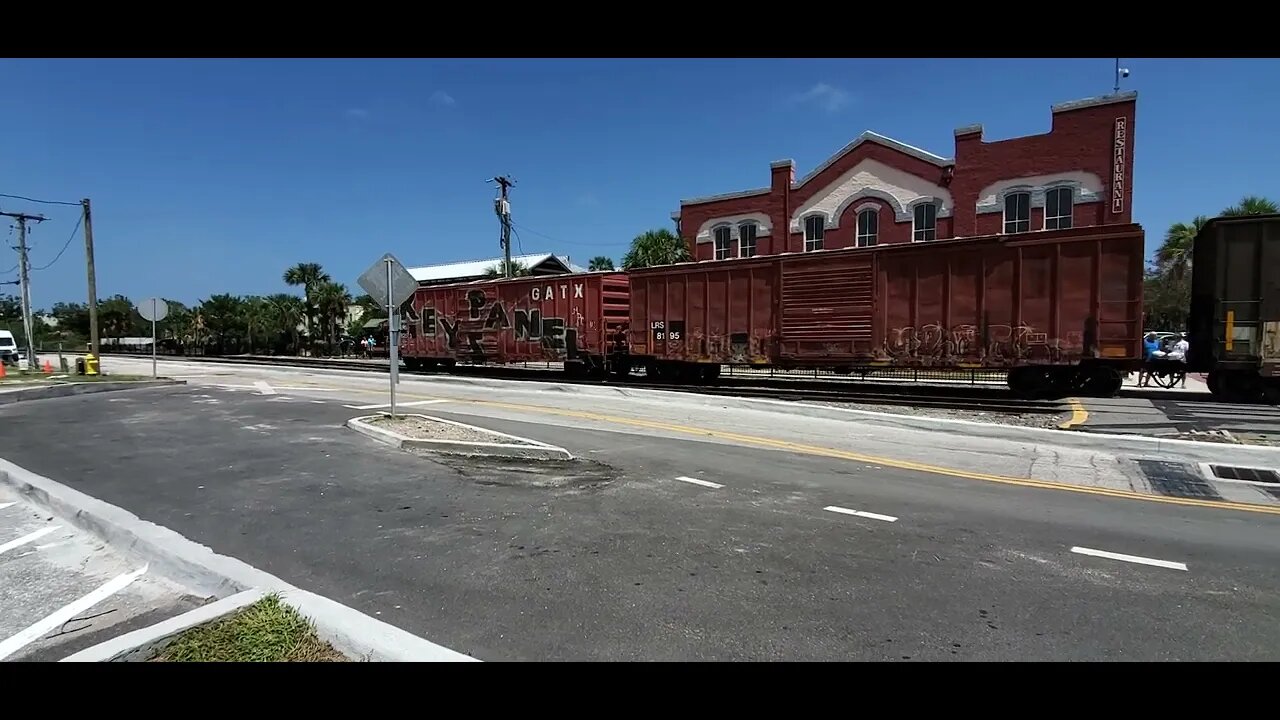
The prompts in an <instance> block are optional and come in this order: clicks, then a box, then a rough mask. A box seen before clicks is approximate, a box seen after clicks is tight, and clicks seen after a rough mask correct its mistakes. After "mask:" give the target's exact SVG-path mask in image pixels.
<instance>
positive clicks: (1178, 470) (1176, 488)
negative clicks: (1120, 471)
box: [1138, 460, 1222, 500]
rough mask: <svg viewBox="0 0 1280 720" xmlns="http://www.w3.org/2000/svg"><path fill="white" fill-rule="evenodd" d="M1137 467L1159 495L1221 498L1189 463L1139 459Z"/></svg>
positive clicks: (1208, 498) (1209, 498)
mask: <svg viewBox="0 0 1280 720" xmlns="http://www.w3.org/2000/svg"><path fill="white" fill-rule="evenodd" d="M1138 468H1139V469H1141V470H1142V474H1143V475H1145V476H1146V477H1147V480H1148V481H1150V482H1151V487H1152V489H1154V490H1155V491H1156V492H1158V493H1160V494H1161V495H1168V496H1170V497H1181V498H1204V499H1207V500H1221V499H1222V496H1221V495H1219V494H1218V491H1217V490H1215V489H1214V487H1213V485H1211V484H1209V482H1208V481H1206V480H1205V479H1204V478H1202V477H1200V474H1199V473H1197V472H1194V471H1193V470H1192V468H1191V466H1190V465H1186V464H1184V463H1176V462H1167V461H1165V460H1139V461H1138Z"/></svg>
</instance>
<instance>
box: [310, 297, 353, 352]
mask: <svg viewBox="0 0 1280 720" xmlns="http://www.w3.org/2000/svg"><path fill="white" fill-rule="evenodd" d="M315 302H316V310H317V317H318V318H319V319H320V321H321V322H323V323H324V325H325V327H327V328H328V333H329V345H330V346H333V345H336V344H337V343H338V337H337V334H336V332H335V328H337V326H338V324H339V323H340V322H341V321H342V320H344V319H345V318H346V316H347V308H348V307H350V306H351V304H352V303H351V293H350V292H348V291H347V286H346V285H343V284H342V283H336V282H333V281H325V282H323V283H321V284H320V285H319V286H318V287H317V288H316V294H315Z"/></svg>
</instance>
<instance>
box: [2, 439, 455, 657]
mask: <svg viewBox="0 0 1280 720" xmlns="http://www.w3.org/2000/svg"><path fill="white" fill-rule="evenodd" d="M0 482H5V483H7V484H8V485H9V486H11V487H12V488H14V489H15V490H16V491H18V493H20V494H21V495H23V496H24V497H26V498H27V499H28V500H30V501H32V502H34V503H35V504H37V505H39V506H41V507H43V508H44V509H46V510H48V511H49V512H51V513H52V514H54V515H58V516H60V517H62V518H63V519H64V520H65V521H67V522H69V523H71V524H72V525H73V526H75V527H78V528H80V529H81V530H85V531H86V532H90V533H93V534H94V535H96V536H98V537H99V538H101V539H102V540H103V541H104V542H107V543H109V544H111V545H113V546H115V547H116V548H118V549H120V550H121V551H122V552H124V553H125V554H126V555H127V556H131V557H134V558H136V559H139V560H141V561H143V562H146V563H148V564H149V565H150V566H151V567H152V568H154V570H155V571H156V572H158V573H159V574H161V575H164V576H166V577H167V578H169V579H170V580H174V581H176V582H179V583H181V584H183V585H186V586H187V587H189V588H191V589H192V590H194V591H196V592H197V593H199V594H202V595H209V596H213V597H219V598H225V597H229V596H233V595H236V594H238V593H241V592H243V591H245V590H251V589H256V590H262V591H265V592H271V591H278V592H280V593H281V595H282V596H283V597H287V598H288V599H289V602H290V603H291V604H292V605H293V606H294V607H296V608H298V611H299V612H301V613H303V614H304V615H306V616H307V617H308V618H310V619H311V620H312V622H314V623H315V627H316V632H317V634H318V635H319V636H320V637H321V638H323V639H324V640H327V641H329V643H330V644H332V645H333V647H334V648H335V649H337V650H338V651H340V652H342V653H344V654H346V655H347V656H348V657H353V658H361V659H369V660H373V661H391V662H396V661H437V662H439V661H475V658H472V657H469V656H467V655H464V654H462V653H459V652H456V651H454V650H450V649H449V648H446V647H443V646H440V645H437V644H435V643H433V642H430V641H428V640H425V639H423V638H420V637H418V636H417V635H413V634H411V633H408V632H405V631H404V630H401V629H399V628H397V627H394V626H392V625H388V624H387V623H384V622H382V621H381V620H376V619H374V618H372V617H369V616H368V615H365V614H364V613H361V612H360V611H358V610H355V609H353V608H350V607H347V606H346V605H343V604H341V603H337V602H334V601H333V600H330V599H328V598H324V597H321V596H319V595H315V594H313V593H309V592H307V591H305V590H301V589H299V588H297V587H294V586H293V585H290V584H289V583H287V582H285V581H284V580H281V579H280V578H278V577H276V576H274V575H271V574H270V573H266V572H263V571H262V570H259V569H257V568H255V567H253V566H252V565H249V564H248V563H245V562H243V561H241V560H237V559H236V558H233V557H229V556H227V555H219V554H217V553H215V552H213V550H212V549H211V548H209V547H207V546H205V545H200V544H198V543H196V542H193V541H191V540H188V539H187V538H185V537H183V536H182V535H179V534H178V533H176V532H174V531H173V530H170V529H169V528H166V527H163V526H160V525H156V524H155V523H153V522H149V521H147V520H143V519H141V518H139V517H138V516H137V515H134V514H133V513H131V512H129V511H128V510H125V509H124V508H121V507H118V506H116V505H111V504H109V503H106V502H103V501H102V500H99V499H97V498H94V497H90V496H89V495H86V494H84V493H82V492H80V491H79V490H75V489H74V488H70V487H67V486H66V485H63V484H62V483H59V482H57V481H55V480H52V479H50V478H47V477H44V476H42V475H37V474H36V473H33V472H31V471H29V470H26V469H24V468H21V467H19V466H17V465H15V464H13V463H11V462H9V461H8V460H4V459H0Z"/></svg>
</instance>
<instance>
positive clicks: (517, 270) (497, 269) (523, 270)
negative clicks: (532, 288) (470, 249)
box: [484, 260, 533, 278]
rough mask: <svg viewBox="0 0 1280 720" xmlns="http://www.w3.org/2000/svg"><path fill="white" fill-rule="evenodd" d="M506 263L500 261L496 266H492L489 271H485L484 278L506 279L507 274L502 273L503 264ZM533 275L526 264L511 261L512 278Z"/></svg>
mask: <svg viewBox="0 0 1280 720" xmlns="http://www.w3.org/2000/svg"><path fill="white" fill-rule="evenodd" d="M504 262H506V261H505V260H499V261H498V262H497V264H496V265H491V266H490V267H489V268H488V269H486V270H485V271H484V276H485V277H487V278H500V277H506V273H504V272H502V264H503V263H504ZM532 274H533V272H532V271H531V270H529V268H528V266H526V265H525V264H524V263H522V262H520V261H519V260H512V261H511V277H524V276H526V275H532Z"/></svg>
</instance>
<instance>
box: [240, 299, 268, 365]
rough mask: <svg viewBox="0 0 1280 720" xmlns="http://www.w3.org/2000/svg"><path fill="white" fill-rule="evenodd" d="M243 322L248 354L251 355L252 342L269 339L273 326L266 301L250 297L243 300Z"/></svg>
mask: <svg viewBox="0 0 1280 720" xmlns="http://www.w3.org/2000/svg"><path fill="white" fill-rule="evenodd" d="M243 312H244V322H245V328H246V330H247V333H248V340H249V352H250V354H252V353H253V350H254V340H255V339H261V338H263V337H269V336H270V334H271V329H272V327H273V325H274V318H273V317H272V312H271V306H270V305H268V304H267V301H266V299H264V298H261V297H258V296H257V295H251V296H249V297H247V298H245V299H244V306H243Z"/></svg>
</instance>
